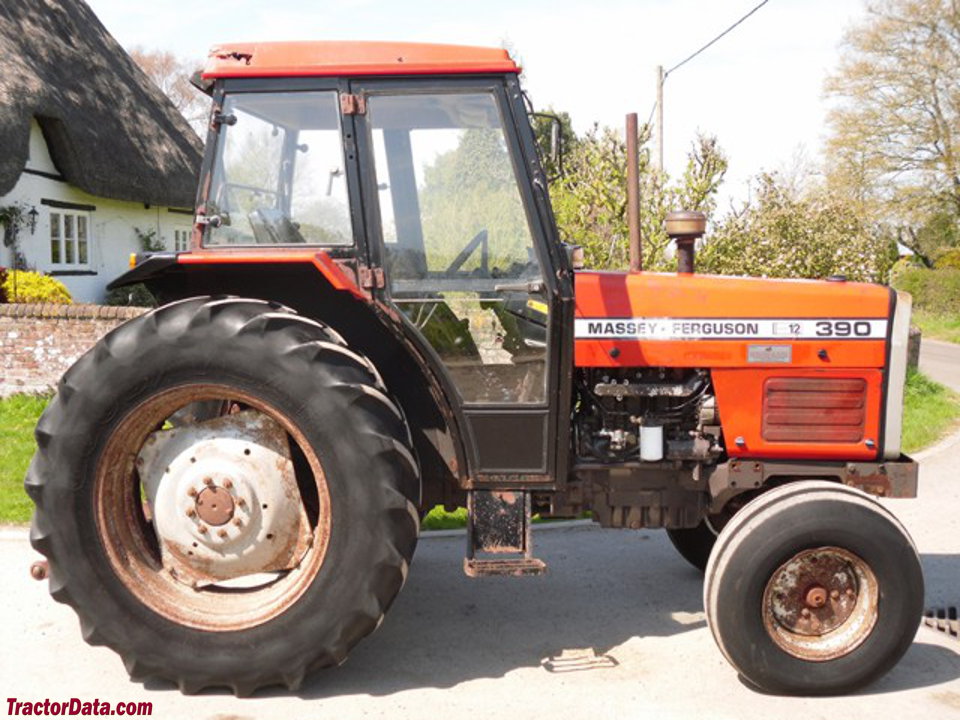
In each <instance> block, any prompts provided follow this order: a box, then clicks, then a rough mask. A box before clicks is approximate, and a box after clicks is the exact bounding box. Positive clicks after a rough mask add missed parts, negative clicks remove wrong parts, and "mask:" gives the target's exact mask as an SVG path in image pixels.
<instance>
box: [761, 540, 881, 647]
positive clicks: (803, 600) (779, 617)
mask: <svg viewBox="0 0 960 720" xmlns="http://www.w3.org/2000/svg"><path fill="white" fill-rule="evenodd" d="M877 587H878V586H877V580H876V577H875V576H874V574H873V571H872V570H871V569H870V567H869V565H867V564H866V563H865V562H864V561H863V560H861V559H860V558H859V557H857V556H856V555H854V554H853V553H851V552H848V551H846V550H844V549H842V548H838V547H823V548H814V549H811V550H804V551H802V552H800V553H797V554H796V555H794V556H793V557H792V558H790V559H789V560H788V561H787V562H785V563H784V564H783V565H781V566H780V567H779V568H778V569H777V570H776V571H775V572H774V573H773V575H771V576H770V580H769V581H768V582H767V586H766V589H765V591H764V602H763V607H764V618H763V620H764V626H765V627H766V629H767V632H768V633H769V634H770V637H771V638H772V639H773V640H774V642H776V643H777V645H779V646H780V647H781V648H782V649H784V650H786V651H787V652H789V653H790V654H792V655H794V656H795V657H799V658H802V659H804V660H815V661H822V660H832V659H834V658H837V657H841V656H843V655H845V654H847V653H849V652H850V651H852V650H853V649H855V648H856V647H857V646H858V645H860V643H862V642H863V641H864V640H865V639H866V638H867V636H868V635H869V634H870V631H871V630H873V626H874V624H875V623H876V619H877V604H878V599H879V593H878V590H877Z"/></svg>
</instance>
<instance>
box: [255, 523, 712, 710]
mask: <svg viewBox="0 0 960 720" xmlns="http://www.w3.org/2000/svg"><path fill="white" fill-rule="evenodd" d="M465 542H466V541H465V538H464V537H463V536H458V537H443V538H429V537H427V538H424V539H422V540H421V542H420V545H419V547H418V548H417V555H416V557H415V559H414V562H413V565H412V568H411V572H410V576H409V578H408V580H407V584H406V586H405V587H404V589H403V591H402V592H401V594H400V596H399V597H398V599H397V601H396V603H395V604H394V606H393V607H392V608H391V610H390V612H389V613H388V614H387V616H386V618H385V620H384V623H383V625H382V626H381V627H380V628H379V630H377V631H376V632H375V633H374V634H373V635H372V636H370V637H369V638H367V639H366V640H364V641H363V642H362V643H360V645H358V646H357V647H356V648H355V649H354V651H353V652H352V653H351V655H350V658H349V660H348V661H347V662H346V663H345V664H344V665H342V666H341V667H338V668H334V669H331V670H327V671H323V672H320V673H318V674H316V675H314V676H312V677H311V678H308V680H307V682H306V684H305V685H304V687H303V688H301V690H300V693H299V695H300V697H303V698H322V697H334V696H338V695H350V694H355V693H363V694H370V695H375V696H382V695H390V694H393V693H396V692H399V691H402V690H407V689H413V688H423V687H433V688H449V687H453V686H455V685H458V684H459V683H462V682H465V681H468V680H475V679H479V678H497V677H502V676H503V675H505V674H506V673H508V672H510V671H513V670H516V669H519V668H525V667H539V666H541V665H544V668H545V669H544V672H548V671H550V668H556V667H561V668H562V667H564V665H565V663H566V662H568V659H569V656H570V654H571V653H570V652H569V651H574V652H573V653H572V655H573V656H574V659H573V660H572V662H573V663H574V664H578V663H585V664H586V665H588V666H589V665H594V666H599V667H610V666H613V665H616V664H617V659H616V648H617V647H618V646H619V645H621V644H623V643H624V642H626V641H628V640H629V639H631V638H633V637H637V636H641V637H643V636H669V635H674V634H676V633H684V632H690V631H693V630H697V629H701V628H705V627H706V622H705V620H704V619H703V614H702V613H703V601H702V593H703V578H702V576H701V575H700V573H699V572H698V571H696V570H695V569H693V568H692V567H690V566H689V565H687V563H686V562H685V561H684V560H683V559H682V558H681V557H680V556H679V555H678V554H677V553H676V552H675V551H674V549H673V547H672V546H671V545H670V543H669V542H668V540H667V538H666V535H665V534H664V533H662V532H659V531H639V532H635V531H621V530H599V529H597V528H595V527H591V526H586V527H572V528H565V529H551V530H548V531H544V532H537V533H535V537H534V547H535V551H536V554H537V556H538V557H541V558H542V559H543V560H545V561H546V562H547V565H548V568H549V569H548V572H547V574H546V575H543V576H540V577H528V578H480V579H471V578H468V577H466V576H465V575H464V573H463V569H462V562H463V554H464V549H465ZM591 650H592V652H591ZM564 651H568V652H567V653H564ZM561 655H563V656H564V657H561ZM577 658H579V659H577ZM543 661H546V662H543ZM270 694H271V691H266V692H264V693H258V696H262V695H270ZM276 694H279V695H283V694H284V693H283V692H282V691H279V690H278V691H276Z"/></svg>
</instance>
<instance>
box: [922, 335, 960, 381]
mask: <svg viewBox="0 0 960 720" xmlns="http://www.w3.org/2000/svg"><path fill="white" fill-rule="evenodd" d="M920 369H921V370H923V372H925V373H926V374H927V375H929V376H930V377H932V378H933V379H934V380H936V381H937V382H939V383H943V384H944V385H946V386H947V387H949V388H953V389H954V390H956V391H957V392H960V345H957V344H956V343H948V342H940V341H939V340H927V339H926V338H923V339H922V340H921V341H920Z"/></svg>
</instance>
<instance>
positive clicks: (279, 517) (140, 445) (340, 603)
mask: <svg viewBox="0 0 960 720" xmlns="http://www.w3.org/2000/svg"><path fill="white" fill-rule="evenodd" d="M408 438H409V435H408V433H407V429H406V426H405V423H404V420H403V417H402V415H401V413H400V411H399V409H398V408H397V407H396V406H395V405H394V404H393V403H392V402H391V401H390V400H389V398H388V397H387V396H386V394H385V392H384V388H383V387H382V384H381V382H380V379H379V375H378V374H377V372H376V370H375V369H374V368H373V366H372V365H371V364H370V363H369V362H368V361H367V360H366V359H365V358H363V357H361V356H359V355H357V354H355V353H353V352H351V351H350V350H349V349H347V348H346V347H344V345H343V344H342V341H341V340H340V338H339V337H338V336H337V335H336V334H335V333H333V332H331V331H328V330H327V329H325V328H324V327H323V326H322V325H319V324H317V323H314V322H312V321H309V320H307V319H304V318H300V317H299V316H297V315H295V314H294V313H291V312H289V311H287V310H285V309H283V308H280V307H278V306H274V305H269V304H267V303H263V302H258V301H250V300H237V299H210V298H200V299H194V300H188V301H183V302H181V303H176V304H173V305H169V306H165V307H163V308H159V309H158V310H156V311H154V312H152V313H149V314H147V315H145V316H143V317H141V318H138V319H136V320H133V321H131V322H129V323H127V324H125V325H123V326H121V327H119V328H118V329H117V330H115V331H114V332H112V333H110V334H109V335H108V336H107V337H105V338H104V339H103V340H102V341H101V342H100V343H98V345H97V346H96V347H95V348H94V349H93V350H91V351H90V352H89V353H87V354H86V355H85V356H84V357H83V358H81V359H80V360H79V361H78V362H77V364H76V365H75V366H74V367H73V368H71V370H70V371H68V373H67V374H66V375H65V376H64V378H63V380H62V381H61V384H60V387H59V391H58V394H57V396H56V398H55V399H54V400H53V402H52V403H51V404H50V406H49V407H48V409H47V411H46V412H45V413H44V415H43V417H42V418H41V420H40V422H39V424H38V427H37V441H38V446H39V449H38V452H37V454H36V456H35V457H34V460H33V462H32V463H31V466H30V470H29V472H28V476H27V490H28V492H29V493H30V495H31V497H32V498H33V499H34V502H35V503H36V506H37V507H36V512H35V514H34V521H33V528H32V533H31V537H32V541H33V543H34V547H36V548H37V549H38V550H39V551H40V552H42V553H43V554H45V555H46V556H47V557H48V558H49V559H50V573H51V574H50V590H51V594H52V595H53V596H54V598H55V599H57V600H59V601H62V602H66V603H69V604H70V605H72V606H73V607H74V609H75V610H76V612H77V614H78V615H79V617H80V620H81V625H82V628H83V633H84V637H85V639H86V640H87V641H88V642H90V643H92V644H105V645H108V646H110V647H112V648H113V649H114V650H116V651H117V652H119V653H120V654H121V655H122V656H123V659H124V662H125V664H126V666H127V669H128V670H129V672H130V674H131V676H133V677H134V678H136V679H145V678H149V677H159V678H164V679H169V680H172V681H173V682H175V683H177V684H178V685H179V686H180V688H181V689H182V690H184V691H186V692H192V691H196V690H199V689H202V688H204V687H208V686H227V687H230V688H231V689H232V690H233V691H234V692H235V693H237V694H241V695H243V694H249V693H251V692H253V691H254V690H256V689H257V688H258V687H262V686H265V685H273V684H285V685H287V686H288V687H291V688H292V687H296V686H297V685H299V683H300V681H301V680H302V678H303V676H304V674H305V673H306V672H308V671H309V670H311V669H314V668H317V667H322V666H327V665H333V664H337V663H339V662H342V661H343V659H344V658H345V657H346V654H347V651H348V650H349V649H350V648H351V647H352V646H353V645H354V644H355V643H356V642H358V641H359V640H360V639H361V638H362V637H364V636H365V635H367V634H368V633H370V632H371V631H372V630H373V629H374V628H375V627H376V626H377V624H378V623H379V622H380V620H381V618H382V616H383V613H384V612H385V610H386V609H387V608H388V607H389V605H390V603H391V602H392V600H393V598H394V596H395V595H396V593H397V592H398V591H399V589H400V587H401V585H402V584H403V581H404V579H405V577H406V572H407V566H408V563H409V562H410V560H411V558H412V555H413V551H414V548H415V545H416V539H417V533H418V522H417V514H416V505H417V503H418V501H419V477H418V469H417V464H416V462H415V460H414V457H413V455H412V452H411V450H410V448H409V439H408Z"/></svg>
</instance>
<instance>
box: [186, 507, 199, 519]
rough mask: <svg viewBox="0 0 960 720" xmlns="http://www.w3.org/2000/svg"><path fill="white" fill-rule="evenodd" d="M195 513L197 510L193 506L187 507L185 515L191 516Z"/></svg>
mask: <svg viewBox="0 0 960 720" xmlns="http://www.w3.org/2000/svg"><path fill="white" fill-rule="evenodd" d="M196 514H197V511H196V510H194V509H193V508H187V517H188V518H192V517H194V516H195V515H196Z"/></svg>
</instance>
